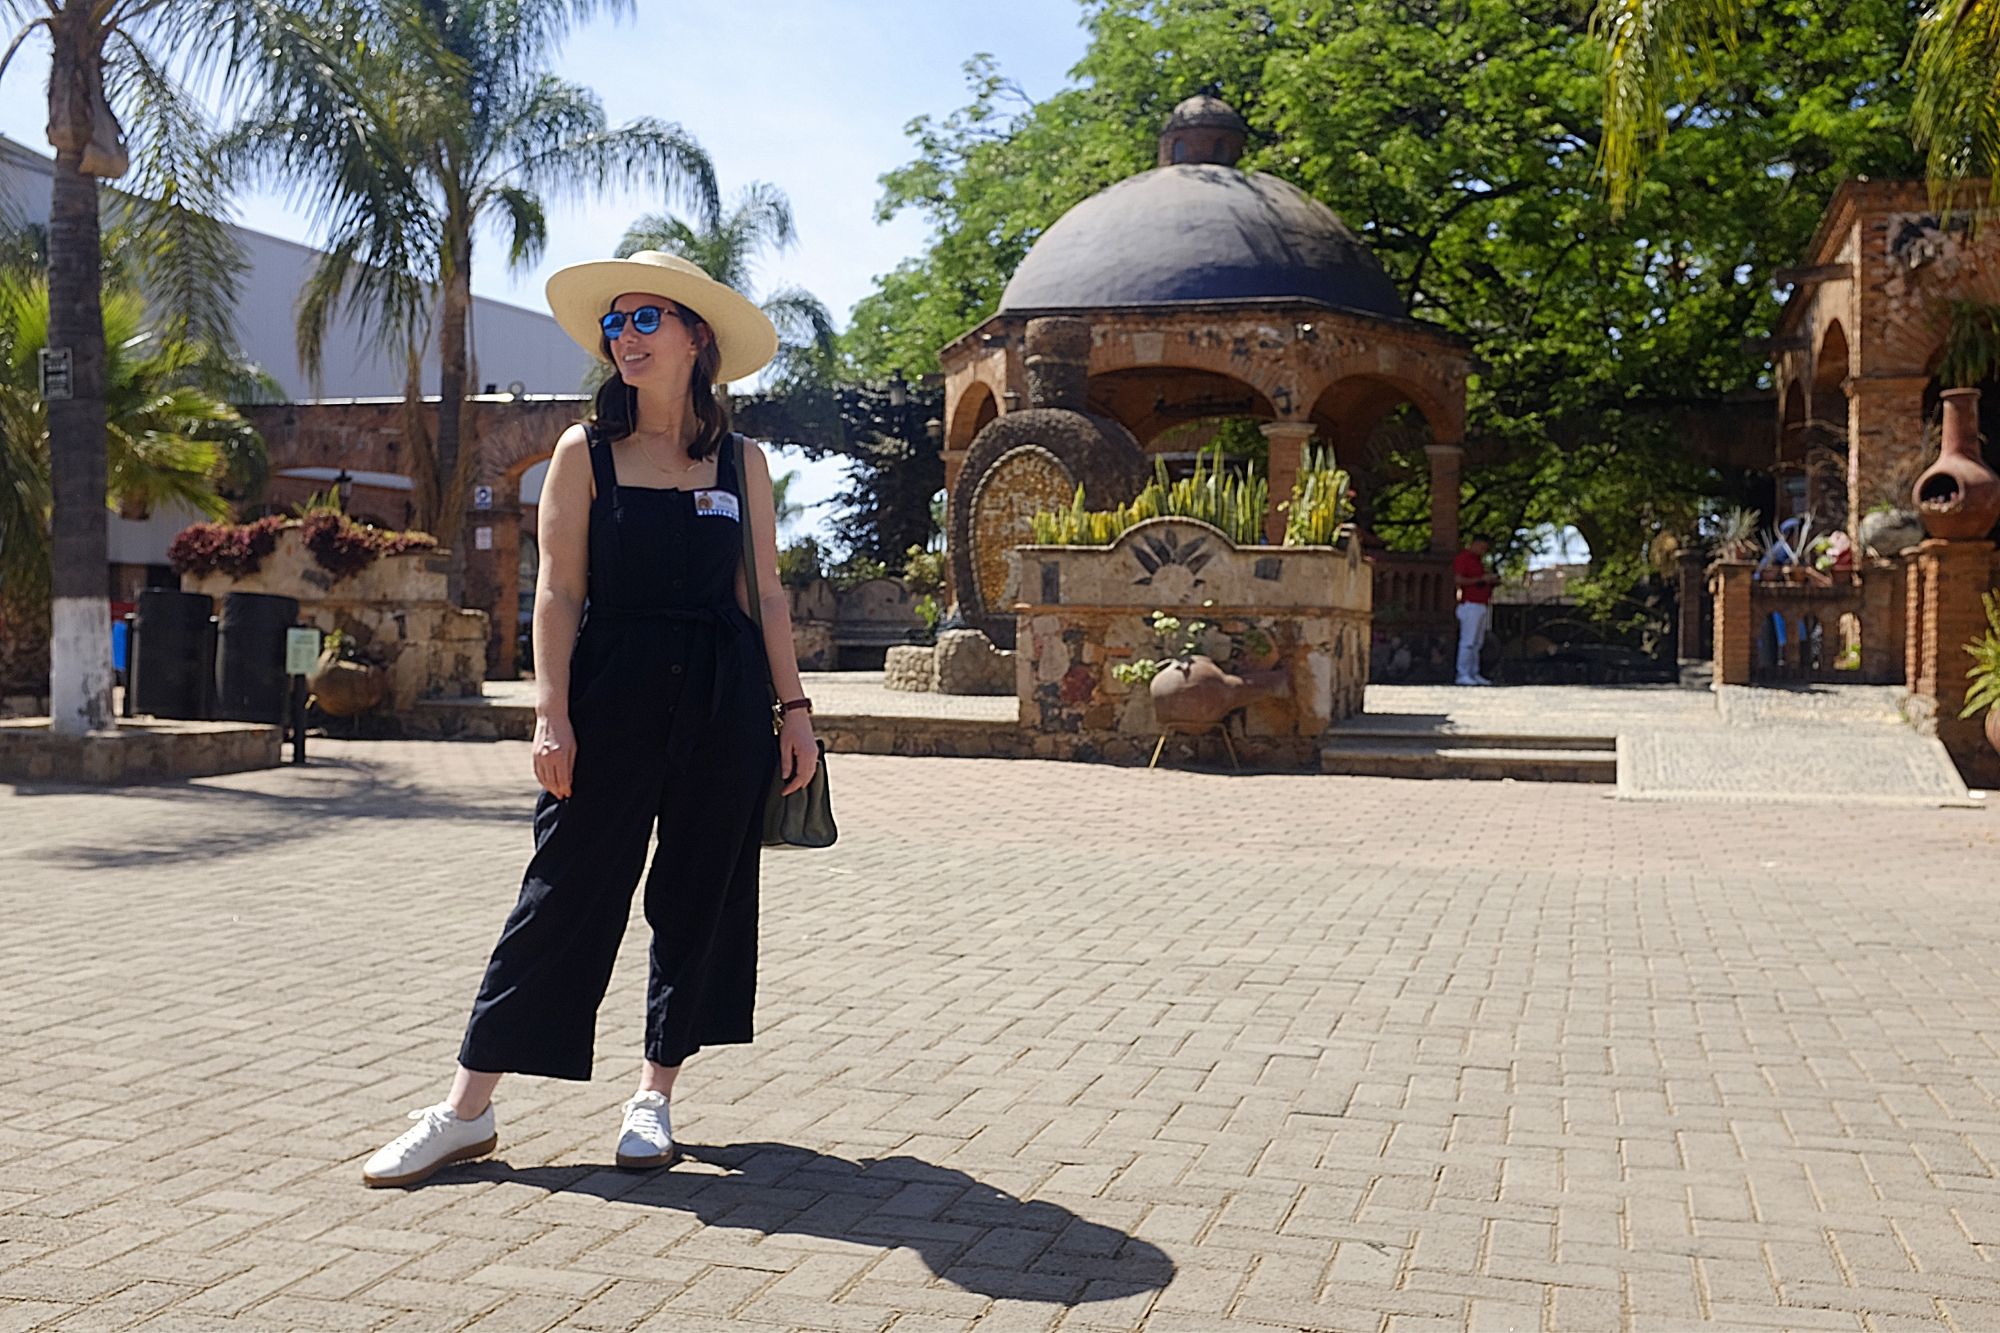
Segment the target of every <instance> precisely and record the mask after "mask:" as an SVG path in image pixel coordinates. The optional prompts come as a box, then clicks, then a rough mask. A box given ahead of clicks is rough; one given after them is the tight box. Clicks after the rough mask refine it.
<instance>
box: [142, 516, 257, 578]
mask: <svg viewBox="0 0 2000 1333" xmlns="http://www.w3.org/2000/svg"><path fill="white" fill-rule="evenodd" d="M284 526H285V518H284V516H283V515H282V514H273V515H271V516H270V517H269V518H260V519H258V520H256V521H255V522H254V523H196V524H192V525H191V526H189V527H186V528H183V529H181V531H180V534H179V535H178V536H176V537H175V538H174V540H173V542H172V543H171V544H170V545H169V546H168V547H167V563H168V564H170V565H172V566H173V568H174V572H175V573H176V574H194V575H202V574H227V575H229V576H230V577H231V578H237V579H240V578H247V577H249V576H250V575H252V574H255V573H256V572H257V568H258V566H260V565H262V564H263V563H264V557H265V556H267V555H269V554H271V552H272V551H273V550H275V549H276V548H277V545H278V533H279V532H280V531H281V530H283V528H284Z"/></svg>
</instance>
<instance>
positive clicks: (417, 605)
mask: <svg viewBox="0 0 2000 1333" xmlns="http://www.w3.org/2000/svg"><path fill="white" fill-rule="evenodd" d="M445 564H446V556H445V555H444V553H443V552H441V551H411V552H408V553H406V554H403V555H390V556H384V557H382V558H381V559H379V560H377V561H376V562H375V563H374V564H372V565H370V566H368V568H366V569H364V570H362V571H360V572H359V573H357V574H351V575H349V576H348V577H346V578H343V579H336V578H335V577H334V576H333V575H331V574H329V573H328V572H327V571H326V570H324V569H322V568H320V566H319V563H318V562H317V561H315V560H314V559H313V557H312V552H310V551H308V550H307V549H306V547H305V541H304V539H303V538H302V537H301V536H300V535H299V529H298V528H296V527H288V528H286V529H285V530H284V531H283V532H281V533H279V534H278V544H277V546H276V548H274V549H273V550H272V552H271V554H269V555H268V556H266V557H264V563H263V564H262V565H261V566H260V567H259V568H258V570H257V572H256V573H254V574H251V575H249V576H248V577H246V578H231V577H230V576H229V575H227V574H204V575H192V574H189V575H183V576H182V578H181V587H182V589H183V590H185V591H187V592H201V593H207V594H208V595H209V596H211V597H214V598H215V599H216V600H217V601H218V603H219V602H220V601H221V599H222V598H223V597H224V596H225V595H227V594H229V593H232V592H262V593H275V594H277V595H279V596H282V597H296V598H298V600H299V620H300V622H301V623H303V624H307V625H313V626H316V627H317V628H319V629H321V630H323V631H326V632H328V633H331V632H332V631H333V630H336V629H338V630H340V631H342V632H343V633H346V634H349V635H352V636H353V638H354V641H355V643H356V644H357V645H358V646H359V648H360V650H361V655H362V656H363V657H366V658H369V659H371V660H374V661H377V662H379V663H380V664H381V665H382V667H383V668H384V669H385V670H386V671H387V672H388V675H389V696H388V698H387V699H386V700H385V701H384V707H386V708H387V709H389V710H390V711H392V712H397V713H401V712H406V711H408V710H409V709H410V708H412V707H414V706H415V705H416V703H417V702H418V701H419V700H421V699H438V698H460V697H464V696H467V695H475V696H476V695H477V694H478V693H479V689H480V683H481V682H482V681H484V680H485V679H486V637H487V620H486V613H485V612H484V611H466V610H462V609H461V608H459V607H455V606H452V605H451V604H450V603H449V602H447V601H446V600H445V587H446V580H445Z"/></svg>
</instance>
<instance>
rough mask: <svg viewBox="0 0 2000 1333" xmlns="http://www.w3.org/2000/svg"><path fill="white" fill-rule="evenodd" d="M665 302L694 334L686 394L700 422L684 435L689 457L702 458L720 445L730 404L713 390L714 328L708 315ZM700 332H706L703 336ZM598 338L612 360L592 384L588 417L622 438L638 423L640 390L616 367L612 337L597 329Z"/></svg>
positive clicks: (716, 363)
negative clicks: (605, 374) (606, 375)
mask: <svg viewBox="0 0 2000 1333" xmlns="http://www.w3.org/2000/svg"><path fill="white" fill-rule="evenodd" d="M666 304H667V305H668V306H671V307H672V309H673V313H674V315H675V316H676V317H677V318H678V319H679V320H680V322H681V323H682V324H684V325H686V326H687V330H688V332H689V333H690V334H692V335H694V340H695V356H694V371H693V373H692V374H691V375H689V377H688V396H689V397H690V398H692V399H693V400H694V419H695V420H696V421H698V422H700V423H701V429H700V430H698V431H696V432H695V436H694V438H693V439H692V440H690V441H688V457H689V458H707V457H708V456H709V455H710V454H712V453H714V452H715V451H716V450H717V449H718V448H720V447H721V446H722V437H723V436H725V435H727V434H728V433H729V406H728V404H727V403H725V402H724V401H723V400H722V399H721V398H720V397H719V396H717V394H716V392H715V372H716V371H717V370H719V369H721V368H722V349H721V348H720V347H718V346H716V342H715V331H714V330H713V329H710V328H709V327H708V321H707V320H705V319H703V318H702V317H701V316H700V315H697V314H696V313H695V312H694V311H692V310H690V309H688V308H687V307H686V306H684V305H682V304H681V303H680V302H678V301H668V302H666ZM703 333H707V335H708V336H707V337H706V338H704V337H702V334H703ZM597 341H598V346H599V347H600V348H601V349H602V350H603V352H604V359H605V360H607V361H609V362H610V363H611V378H610V379H608V380H606V381H604V383H602V384H600V385H598V386H597V399H596V401H595V403H593V404H592V406H591V413H590V421H591V424H592V425H594V426H596V427H597V430H598V433H599V434H601V435H602V436H603V437H604V439H605V440H606V441H607V442H609V441H612V440H622V439H624V438H625V437H626V436H627V435H630V434H631V433H632V430H633V427H634V426H636V425H637V424H638V418H639V391H638V390H637V389H635V388H633V387H632V386H631V385H629V384H627V383H626V382H625V377H624V376H623V375H621V374H620V373H619V372H618V358H617V356H616V355H614V354H613V352H612V350H611V340H610V339H609V338H606V337H604V336H603V335H602V334H599V335H598V340H597Z"/></svg>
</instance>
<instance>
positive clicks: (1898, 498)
mask: <svg viewBox="0 0 2000 1333" xmlns="http://www.w3.org/2000/svg"><path fill="white" fill-rule="evenodd" d="M1929 385H1930V380H1929V378H1928V377H1926V376H1923V375H1893V376H1891V375H1881V376H1875V375H1868V376H1862V377H1860V378H1858V379H1850V380H1848V381H1847V383H1846V389H1847V530H1848V532H1849V533H1850V534H1853V533H1858V531H1859V529H1860V524H1861V519H1862V516H1863V515H1865V514H1866V513H1867V512H1868V511H1869V509H1870V508H1871V507H1873V506H1874V505H1877V504H1880V503H1882V502H1884V501H1886V502H1888V503H1890V504H1893V505H1895V506H1896V507H1898V508H1900V509H1907V508H1908V507H1909V504H1910V494H1909V487H1910V483H1912V482H1914V481H1915V480H1916V479H1917V470H1918V468H1919V467H1920V466H1921V465H1922V462H1923V454H1924V390H1925V389H1926V388H1927V387H1929Z"/></svg>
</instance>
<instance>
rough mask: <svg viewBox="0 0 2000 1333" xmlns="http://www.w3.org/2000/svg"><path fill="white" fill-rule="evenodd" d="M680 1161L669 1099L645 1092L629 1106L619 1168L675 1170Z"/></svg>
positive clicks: (622, 1127)
mask: <svg viewBox="0 0 2000 1333" xmlns="http://www.w3.org/2000/svg"><path fill="white" fill-rule="evenodd" d="M679 1157H680V1150H679V1149H677V1148H675V1147H674V1127H673V1123H672V1121H670V1120H669V1119H668V1118H667V1099H666V1098H665V1097H664V1096H663V1095H661V1094H660V1093H657V1092H641V1093H638V1094H637V1095H635V1096H634V1097H633V1098H632V1099H631V1100H630V1101H628V1102H626V1103H625V1122H624V1123H623V1124H622V1125H620V1126H619V1128H618V1165H620V1166H622V1167H625V1168H627V1169H628V1170H633V1171H646V1170H650V1169H651V1168H653V1167H658V1166H672V1165H673V1164H674V1162H675V1161H676V1160H677V1159H678V1158H679Z"/></svg>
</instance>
